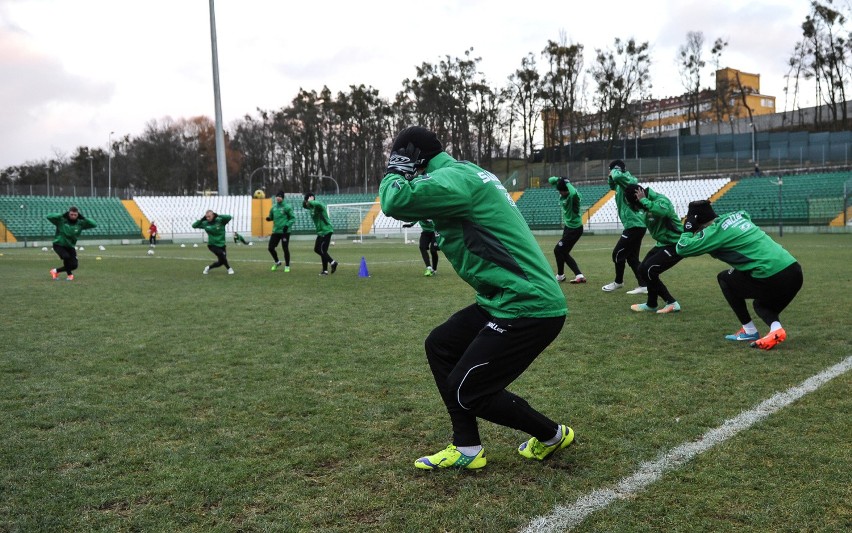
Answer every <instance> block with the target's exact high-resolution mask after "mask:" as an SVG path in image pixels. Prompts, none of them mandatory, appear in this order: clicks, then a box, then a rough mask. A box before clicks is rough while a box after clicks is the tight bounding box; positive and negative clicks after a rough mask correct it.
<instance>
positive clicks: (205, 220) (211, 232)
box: [192, 210, 234, 274]
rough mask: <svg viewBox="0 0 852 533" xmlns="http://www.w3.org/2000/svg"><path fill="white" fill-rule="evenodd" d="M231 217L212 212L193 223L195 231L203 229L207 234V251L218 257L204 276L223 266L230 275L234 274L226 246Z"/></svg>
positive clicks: (205, 270) (205, 269)
mask: <svg viewBox="0 0 852 533" xmlns="http://www.w3.org/2000/svg"><path fill="white" fill-rule="evenodd" d="M232 218H233V217H232V216H231V215H219V214H217V213H215V212H214V211H212V210H208V211H207V212H206V213H204V216H203V217H201V219H199V220H196V221H195V222H193V223H192V227H193V228H195V229H203V230H204V231H205V232H207V249H208V250H210V251H211V252H213V255H215V256H216V262H215V263H212V264H210V265H208V266H206V267H204V271H203V272H202V274H208V273H209V272H210V269H211V268H219V267H220V266H223V267H225V268H227V269H228V274H233V273H234V269H233V268H231V265H229V264H228V250H227V246H225V225H227V224H228V222H230V221H231V219H232Z"/></svg>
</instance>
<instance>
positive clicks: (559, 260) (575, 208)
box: [547, 176, 586, 283]
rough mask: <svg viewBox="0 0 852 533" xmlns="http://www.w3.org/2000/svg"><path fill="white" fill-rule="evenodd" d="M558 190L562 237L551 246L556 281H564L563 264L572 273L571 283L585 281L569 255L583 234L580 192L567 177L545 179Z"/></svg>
mask: <svg viewBox="0 0 852 533" xmlns="http://www.w3.org/2000/svg"><path fill="white" fill-rule="evenodd" d="M547 181H548V182H549V183H550V184H551V185H553V186H554V187H556V190H557V191H558V192H559V206H560V207H561V208H562V220H563V223H564V224H565V226H564V228H563V229H562V238H561V239H559V242H557V243H556V246H555V247H554V248H553V255H554V256H555V257H556V281H558V282H560V283H562V282H563V281H565V265H568V268H570V269H571V272H573V273H574V278H573V279H572V280H571V281H570V282H571V283H586V276H584V275H583V273H582V272H581V271H580V267H579V266H578V265H577V261H575V260H574V258H573V257H571V250H572V249H573V248H574V245H575V244H577V241H579V240H580V237H582V236H583V217H582V216H580V200H581V197H580V193H579V192H578V191H577V188H576V187H574V185H572V184H571V181H570V180H569V179H568V178H563V177H560V176H551V177H550V178H548V180H547Z"/></svg>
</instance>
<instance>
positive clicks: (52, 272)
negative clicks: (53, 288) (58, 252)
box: [50, 268, 59, 280]
mask: <svg viewBox="0 0 852 533" xmlns="http://www.w3.org/2000/svg"><path fill="white" fill-rule="evenodd" d="M50 277H51V278H53V279H55V280H56V279H59V272H57V271H56V269H55V268H51V269H50Z"/></svg>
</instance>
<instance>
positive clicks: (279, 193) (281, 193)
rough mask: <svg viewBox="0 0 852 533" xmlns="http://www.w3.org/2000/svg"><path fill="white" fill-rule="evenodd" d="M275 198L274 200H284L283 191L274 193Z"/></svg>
mask: <svg viewBox="0 0 852 533" xmlns="http://www.w3.org/2000/svg"><path fill="white" fill-rule="evenodd" d="M275 197H276V198H284V191H278V192H277V193H275Z"/></svg>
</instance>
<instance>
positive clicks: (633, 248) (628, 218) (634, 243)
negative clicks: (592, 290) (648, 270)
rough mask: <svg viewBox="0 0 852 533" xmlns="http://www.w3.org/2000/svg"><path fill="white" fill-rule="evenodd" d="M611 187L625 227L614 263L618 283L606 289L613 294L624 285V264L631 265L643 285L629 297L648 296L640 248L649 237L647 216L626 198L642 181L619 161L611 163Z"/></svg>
mask: <svg viewBox="0 0 852 533" xmlns="http://www.w3.org/2000/svg"><path fill="white" fill-rule="evenodd" d="M607 181H608V183H609V188H610V189H612V190H614V191H615V205H616V206H617V207H618V218H619V219H620V220H621V224H622V225H623V226H624V230H623V231H622V232H621V238H619V239H618V242H617V243H616V245H615V248H613V250H612V262H613V263H615V280H613V282H612V283H607V284H606V285H604V286H603V287H601V289H602V290H604V291H606V292H612V291H615V290H618V289H620V288H622V287H623V286H624V264H625V263H627V264H628V265H630V270H632V271H633V274H634V275H635V276H636V280H637V281H638V282H639V286H638V287H636V288H635V289H633V290H630V291H627V294H645V293H647V292H648V289H647V287H645V286H644V285H642V279H641V278H640V277H639V248H641V247H642V238H643V237H644V236H645V220H644V217H643V216H642V215H641V214H640V213H637V212H636V211H634V210H633V209H631V208H630V205H629V204H628V202H627V199H626V198H625V197H624V189H625V187H627V186H628V185H635V184H637V183H639V180H637V179H636V178H634V177H633V175H632V174H631V173H630V172H627V170H626V168H625V165H624V161H622V160H620V159H616V160H615V161H613V162H611V163H610V164H609V178H608V180H607Z"/></svg>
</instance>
